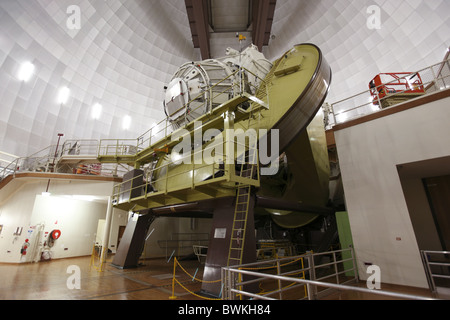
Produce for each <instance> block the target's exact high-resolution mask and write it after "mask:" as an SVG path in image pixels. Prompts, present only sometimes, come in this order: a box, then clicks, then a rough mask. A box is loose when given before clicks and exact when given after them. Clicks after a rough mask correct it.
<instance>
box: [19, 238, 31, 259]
mask: <svg viewBox="0 0 450 320" xmlns="http://www.w3.org/2000/svg"><path fill="white" fill-rule="evenodd" d="M29 246H30V243H29V242H28V239H26V240H25V243H24V244H23V245H22V249H20V253H21V254H22V255H23V256H24V255H26V254H27V249H28V247H29Z"/></svg>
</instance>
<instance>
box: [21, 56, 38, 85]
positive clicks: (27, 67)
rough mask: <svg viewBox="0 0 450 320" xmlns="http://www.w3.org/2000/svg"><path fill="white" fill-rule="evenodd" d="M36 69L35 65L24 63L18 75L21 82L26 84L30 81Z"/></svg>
mask: <svg viewBox="0 0 450 320" xmlns="http://www.w3.org/2000/svg"><path fill="white" fill-rule="evenodd" d="M34 69H35V67H34V64H32V63H31V62H29V61H27V62H24V63H22V65H21V66H20V69H19V74H18V77H19V80H20V81H25V82H27V81H29V80H30V79H31V76H32V75H33V73H34Z"/></svg>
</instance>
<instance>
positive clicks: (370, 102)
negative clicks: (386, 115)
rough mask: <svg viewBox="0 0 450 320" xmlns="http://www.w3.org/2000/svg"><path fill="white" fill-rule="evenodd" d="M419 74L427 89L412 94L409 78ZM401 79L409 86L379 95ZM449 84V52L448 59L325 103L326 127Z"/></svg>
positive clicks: (414, 97) (441, 88)
mask: <svg viewBox="0 0 450 320" xmlns="http://www.w3.org/2000/svg"><path fill="white" fill-rule="evenodd" d="M416 74H420V76H421V78H422V84H421V85H420V87H421V88H422V89H423V94H422V95H420V96H419V97H417V96H408V94H407V91H410V90H411V88H412V87H411V86H409V85H408V83H409V82H408V81H409V79H410V78H411V77H413V76H415V75H416ZM399 82H402V83H406V88H405V90H394V91H395V92H393V91H392V92H389V94H387V95H386V96H384V97H381V96H380V95H379V93H378V92H379V89H380V90H381V89H384V88H389V86H390V85H392V86H395V85H398V83H399ZM449 88H450V60H449V59H448V56H446V59H445V60H444V61H442V62H439V63H436V64H434V65H432V66H429V67H427V68H424V69H422V70H419V71H417V72H412V73H410V74H406V75H404V76H403V77H399V78H398V79H395V80H393V81H390V82H388V83H384V84H382V85H380V86H377V87H374V88H372V90H370V89H369V90H366V91H363V92H361V93H358V94H356V95H353V96H351V97H348V98H346V99H343V100H340V101H337V102H335V103H333V104H331V105H325V106H324V111H325V119H326V120H325V121H326V128H327V129H331V128H332V127H333V126H334V125H337V124H342V123H345V122H347V121H349V120H353V119H357V118H360V117H362V116H365V115H368V114H372V113H375V112H378V111H380V110H382V109H383V108H389V107H392V106H394V105H397V104H399V103H403V102H405V101H407V100H412V99H418V98H420V97H423V96H426V95H429V94H432V93H435V92H438V91H442V90H446V89H449ZM374 92H375V94H376V96H375V97H374V96H373V94H374Z"/></svg>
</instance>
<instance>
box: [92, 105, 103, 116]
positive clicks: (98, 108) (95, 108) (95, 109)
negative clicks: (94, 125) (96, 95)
mask: <svg viewBox="0 0 450 320" xmlns="http://www.w3.org/2000/svg"><path fill="white" fill-rule="evenodd" d="M102 109H103V107H102V105H101V104H100V103H96V104H94V106H93V107H92V118H94V119H100V116H101V114H102Z"/></svg>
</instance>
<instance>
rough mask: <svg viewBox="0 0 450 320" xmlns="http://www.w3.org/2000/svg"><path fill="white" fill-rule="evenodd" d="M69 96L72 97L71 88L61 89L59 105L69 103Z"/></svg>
mask: <svg viewBox="0 0 450 320" xmlns="http://www.w3.org/2000/svg"><path fill="white" fill-rule="evenodd" d="M69 96H70V89H69V88H67V87H63V88H61V89H59V94H58V103H59V104H66V103H67V101H68V100H69Z"/></svg>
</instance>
